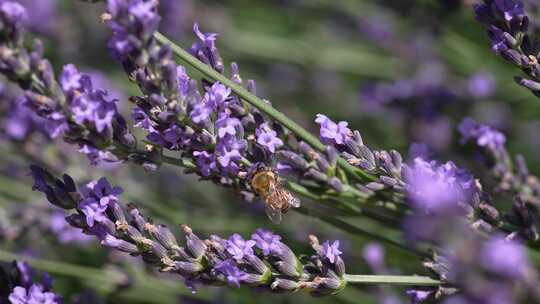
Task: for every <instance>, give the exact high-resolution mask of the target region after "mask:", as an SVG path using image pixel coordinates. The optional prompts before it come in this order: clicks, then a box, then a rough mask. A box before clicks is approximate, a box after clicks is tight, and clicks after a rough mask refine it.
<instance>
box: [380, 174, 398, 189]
mask: <svg viewBox="0 0 540 304" xmlns="http://www.w3.org/2000/svg"><path fill="white" fill-rule="evenodd" d="M379 180H380V181H381V182H382V183H383V184H385V185H387V186H389V187H393V186H395V185H396V184H397V183H398V181H397V180H396V179H394V178H391V177H388V176H384V175H383V176H380V177H379Z"/></svg>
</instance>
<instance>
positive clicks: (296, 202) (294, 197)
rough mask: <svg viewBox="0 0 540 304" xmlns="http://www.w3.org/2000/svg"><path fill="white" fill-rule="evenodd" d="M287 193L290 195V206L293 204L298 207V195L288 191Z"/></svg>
mask: <svg viewBox="0 0 540 304" xmlns="http://www.w3.org/2000/svg"><path fill="white" fill-rule="evenodd" d="M289 195H291V199H290V201H289V203H290V204H291V206H293V207H294V208H298V207H300V199H299V198H298V197H296V196H294V195H293V194H292V193H289Z"/></svg>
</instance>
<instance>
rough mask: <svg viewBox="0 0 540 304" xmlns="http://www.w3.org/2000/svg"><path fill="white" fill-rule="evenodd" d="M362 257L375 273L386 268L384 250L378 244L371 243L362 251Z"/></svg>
mask: <svg viewBox="0 0 540 304" xmlns="http://www.w3.org/2000/svg"><path fill="white" fill-rule="evenodd" d="M362 257H363V258H364V260H365V261H366V263H367V264H368V265H369V267H371V268H372V269H373V270H374V271H379V270H381V268H383V267H384V248H383V247H382V246H381V245H380V244H378V243H369V244H367V245H366V246H364V249H363V250H362Z"/></svg>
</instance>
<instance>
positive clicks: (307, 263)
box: [31, 166, 346, 296]
mask: <svg viewBox="0 0 540 304" xmlns="http://www.w3.org/2000/svg"><path fill="white" fill-rule="evenodd" d="M31 171H32V176H33V178H34V186H33V189H34V190H37V191H40V192H42V193H44V194H45V195H46V197H47V199H48V200H49V202H50V203H51V204H53V205H55V206H58V207H61V208H63V209H66V210H73V211H75V212H74V213H72V214H70V215H69V216H67V217H66V221H67V222H68V223H69V224H70V225H72V226H74V227H77V228H79V229H82V231H83V232H85V233H86V234H89V235H92V236H94V237H96V238H98V239H99V240H100V241H101V244H102V245H104V246H107V247H110V248H113V249H115V250H119V251H122V252H126V253H129V254H130V255H133V256H140V257H141V258H142V259H143V261H144V262H145V263H147V264H149V265H152V266H153V267H156V268H157V269H159V270H160V271H162V272H168V273H173V274H178V275H180V276H181V277H183V278H184V280H185V283H186V285H187V286H189V287H190V288H194V286H195V285H196V284H203V285H225V284H228V285H230V286H236V287H240V285H246V286H251V287H256V288H259V289H266V290H270V291H275V292H279V291H287V292H293V291H297V290H300V289H305V290H308V291H310V293H312V294H313V295H317V296H319V295H321V296H322V295H328V294H333V293H337V292H339V291H340V290H342V289H343V288H344V287H345V285H346V282H345V280H344V274H345V264H344V262H343V260H342V259H341V257H340V255H341V253H342V252H341V251H340V250H339V241H335V242H333V243H330V242H328V241H326V242H324V243H323V244H321V243H320V242H319V240H318V239H317V238H316V237H315V236H310V243H311V246H312V247H313V250H314V251H315V254H314V255H311V256H298V255H296V254H295V253H294V252H293V251H292V250H291V249H290V248H289V247H288V246H287V245H285V244H284V243H283V242H282V241H281V237H280V236H279V235H276V234H273V233H272V232H270V231H267V230H264V229H258V230H257V231H255V233H253V234H252V236H251V238H250V239H244V238H243V237H242V236H240V235H239V234H233V235H232V236H231V237H229V238H228V239H223V238H220V237H218V236H216V235H213V236H211V237H210V238H208V239H201V238H199V237H198V236H197V235H196V234H194V233H193V231H192V230H191V228H190V227H188V226H187V225H182V230H183V233H184V235H185V245H184V246H182V245H180V243H179V242H178V240H177V238H176V237H175V235H174V234H173V232H172V231H171V230H170V229H169V228H168V227H167V226H165V225H158V224H154V223H153V221H152V220H151V219H149V218H145V217H144V216H143V215H142V213H141V212H140V210H139V209H138V208H137V207H136V206H134V205H129V206H128V208H126V207H125V206H124V205H123V204H122V203H121V202H120V198H119V195H120V194H121V193H122V189H121V188H119V187H114V186H112V185H111V184H109V182H108V181H107V180H106V179H105V178H101V179H99V180H98V181H92V182H90V183H88V184H87V185H85V186H84V187H81V188H80V189H77V187H76V186H75V183H74V181H73V179H72V178H71V177H69V176H68V175H64V176H63V178H62V180H60V179H57V178H55V177H53V176H52V175H51V174H50V173H49V172H47V171H45V170H44V169H42V168H40V167H37V166H32V167H31Z"/></svg>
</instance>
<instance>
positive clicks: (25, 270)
mask: <svg viewBox="0 0 540 304" xmlns="http://www.w3.org/2000/svg"><path fill="white" fill-rule="evenodd" d="M15 265H16V267H17V271H18V273H19V285H21V286H24V287H29V286H30V285H31V284H32V275H33V270H32V267H30V264H28V263H27V262H19V261H17V262H16V263H15Z"/></svg>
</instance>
